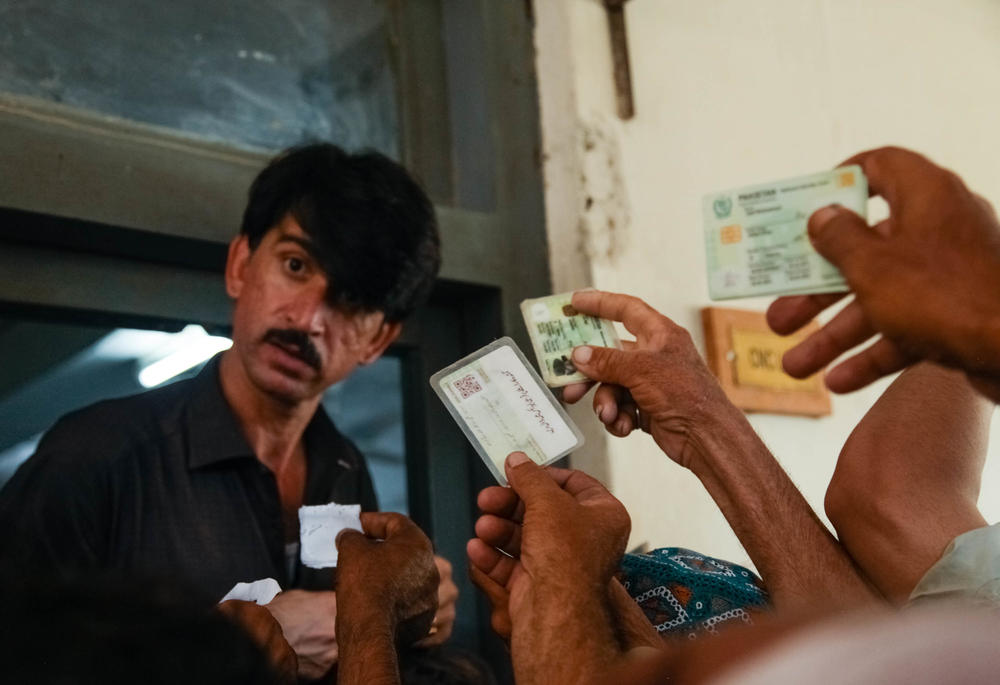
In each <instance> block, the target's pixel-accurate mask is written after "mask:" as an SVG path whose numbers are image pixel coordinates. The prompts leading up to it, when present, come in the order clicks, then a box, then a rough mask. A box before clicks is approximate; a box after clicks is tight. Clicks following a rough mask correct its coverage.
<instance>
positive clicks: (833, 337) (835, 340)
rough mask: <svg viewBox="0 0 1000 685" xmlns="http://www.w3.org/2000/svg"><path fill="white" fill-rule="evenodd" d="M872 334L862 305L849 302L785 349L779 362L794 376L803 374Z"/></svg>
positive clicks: (825, 363)
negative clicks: (801, 339) (800, 339)
mask: <svg viewBox="0 0 1000 685" xmlns="http://www.w3.org/2000/svg"><path fill="white" fill-rule="evenodd" d="M873 335H875V329H874V328H873V327H872V326H871V324H870V323H869V322H868V319H867V318H866V317H865V313H864V311H863V310H862V309H861V305H860V304H858V302H857V301H854V302H851V303H850V304H848V305H847V306H846V307H844V308H843V309H842V310H841V311H840V312H838V313H837V315H836V316H835V317H833V319H831V320H830V321H829V322H828V323H827V324H826V325H825V326H823V327H822V328H820V329H819V330H818V331H816V332H815V333H812V334H811V335H810V336H809V337H807V338H806V339H805V340H803V341H802V342H800V343H799V344H798V345H796V346H795V347H793V348H791V349H790V350H788V351H787V352H785V355H784V357H783V358H782V366H783V367H784V369H785V372H786V373H787V374H788V375H789V376H792V377H793V378H806V377H807V376H811V375H812V374H814V373H816V372H817V371H819V370H820V369H822V368H824V367H825V366H826V365H827V364H829V363H830V362H832V361H833V360H834V359H836V358H837V357H839V356H840V355H842V354H843V353H844V352H847V351H848V350H849V349H851V348H852V347H854V346H855V345H860V344H861V343H863V342H864V341H866V340H868V339H869V338H871V337H872V336H873Z"/></svg>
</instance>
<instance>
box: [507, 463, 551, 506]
mask: <svg viewBox="0 0 1000 685" xmlns="http://www.w3.org/2000/svg"><path fill="white" fill-rule="evenodd" d="M505 466H506V471H507V482H508V483H510V487H511V489H513V490H514V492H516V493H517V494H518V496H519V497H520V498H521V500H522V501H523V502H524V506H525V507H531V506H532V504H533V503H534V502H537V501H538V500H539V498H542V497H545V496H546V495H548V496H551V493H552V492H561V491H562V488H560V487H559V486H558V485H557V484H556V482H555V481H554V480H552V476H550V475H549V474H548V473H546V472H545V469H543V468H542V467H541V466H539V465H538V464H536V463H535V462H534V461H532V460H531V458H529V457H528V455H526V454H525V453H524V452H511V454H510V455H508V456H507V461H506V463H505Z"/></svg>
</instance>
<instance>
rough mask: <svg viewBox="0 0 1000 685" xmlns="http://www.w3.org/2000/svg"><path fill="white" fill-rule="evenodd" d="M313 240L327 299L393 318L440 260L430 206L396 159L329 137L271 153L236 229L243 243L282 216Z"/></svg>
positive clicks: (430, 279) (426, 284) (406, 308)
mask: <svg viewBox="0 0 1000 685" xmlns="http://www.w3.org/2000/svg"><path fill="white" fill-rule="evenodd" d="M289 214H291V215H292V217H294V218H295V220H296V221H297V222H298V224H299V225H300V226H301V227H302V230H304V231H305V232H306V234H307V235H308V236H309V238H310V239H311V241H312V243H313V257H314V258H315V259H316V261H317V262H318V263H319V265H320V267H321V268H322V269H323V270H324V272H325V273H326V276H327V278H328V279H329V282H330V286H329V300H330V302H331V303H332V304H335V305H338V306H343V307H347V308H349V309H359V310H363V311H381V312H383V313H384V314H385V318H386V320H387V321H401V320H402V319H404V318H406V317H407V316H408V315H409V314H410V313H412V312H413V310H414V309H416V307H418V306H419V305H420V304H421V303H422V302H423V300H424V299H425V298H426V296H427V294H428V293H429V292H430V289H431V286H432V285H433V283H434V277H435V276H436V275H437V272H438V269H439V268H440V266H441V253H440V240H439V238H438V231H437V222H436V220H435V218H434V207H433V205H431V202H430V200H429V199H428V198H427V195H426V194H425V193H424V191H423V190H422V189H421V187H420V186H419V185H418V184H417V183H416V181H414V180H413V179H412V178H411V177H410V175H409V174H408V173H407V172H406V170H405V169H403V167H401V166H400V165H399V164H397V163H396V162H394V161H392V160H391V159H389V158H388V157H386V156H385V155H382V154H380V153H378V152H373V151H365V152H360V153H355V154H349V153H347V152H345V151H344V150H342V149H340V148H339V147H337V146H336V145H332V144H330V143H316V144H312V145H305V146H302V147H296V148H292V149H290V150H286V151H285V152H283V153H281V154H280V155H278V156H277V157H276V158H275V159H274V160H272V161H271V163H270V164H268V166H267V167H266V168H265V169H264V170H263V171H262V172H261V173H260V174H259V175H258V176H257V178H256V179H255V180H254V182H253V185H251V186H250V197H249V201H248V203H247V208H246V211H245V212H244V214H243V225H242V227H241V229H240V230H241V232H242V233H243V234H245V235H246V236H247V237H248V239H249V243H250V248H251V249H253V248H256V247H257V245H259V244H260V241H261V239H262V238H263V237H264V235H265V234H266V233H267V232H268V231H269V230H270V229H272V228H274V227H275V226H277V225H278V224H279V223H280V222H281V221H282V220H283V219H284V218H285V217H286V216H287V215H289Z"/></svg>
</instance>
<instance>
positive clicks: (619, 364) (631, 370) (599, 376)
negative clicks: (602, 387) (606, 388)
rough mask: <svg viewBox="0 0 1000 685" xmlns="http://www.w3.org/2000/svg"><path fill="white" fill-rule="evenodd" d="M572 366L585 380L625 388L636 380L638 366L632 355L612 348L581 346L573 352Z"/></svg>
mask: <svg viewBox="0 0 1000 685" xmlns="http://www.w3.org/2000/svg"><path fill="white" fill-rule="evenodd" d="M573 364H574V365H575V366H576V368H577V370H579V371H582V372H583V373H584V375H585V376H587V378H589V379H590V380H593V381H599V382H601V383H612V384H614V385H621V386H624V387H626V388H629V387H632V386H633V385H635V382H636V381H637V380H638V378H637V375H638V372H639V368H638V366H637V365H636V364H635V361H634V359H633V358H632V355H631V354H630V353H628V352H625V351H623V350H618V349H615V348H613V347H594V346H592V345H582V346H580V347H577V348H575V349H574V350H573Z"/></svg>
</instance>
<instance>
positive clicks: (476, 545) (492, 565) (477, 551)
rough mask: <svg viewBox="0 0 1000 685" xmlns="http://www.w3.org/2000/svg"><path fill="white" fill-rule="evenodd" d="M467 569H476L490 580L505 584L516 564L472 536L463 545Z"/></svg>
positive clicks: (512, 559)
mask: <svg viewBox="0 0 1000 685" xmlns="http://www.w3.org/2000/svg"><path fill="white" fill-rule="evenodd" d="M465 553H466V555H467V556H468V557H469V569H470V571H471V570H472V569H477V570H478V571H479V572H480V573H482V574H483V575H485V576H487V577H488V578H489V579H490V580H491V581H492V582H494V583H497V584H499V585H501V586H506V585H507V583H508V582H509V581H510V577H511V574H513V572H514V568H515V567H516V566H517V563H518V562H517V560H516V559H514V558H512V557H509V556H507V555H506V554H503V553H502V552H500V551H499V550H498V549H496V548H495V547H491V546H490V545H488V544H486V543H485V542H483V541H482V540H480V539H479V538H472V539H471V540H469V542H468V543H467V544H466V546H465Z"/></svg>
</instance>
